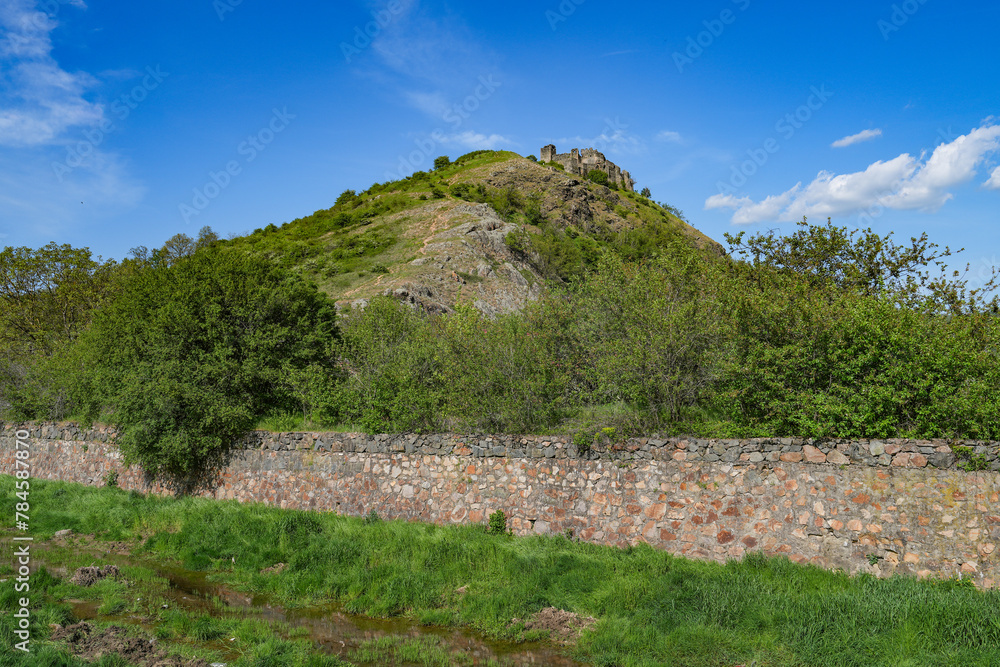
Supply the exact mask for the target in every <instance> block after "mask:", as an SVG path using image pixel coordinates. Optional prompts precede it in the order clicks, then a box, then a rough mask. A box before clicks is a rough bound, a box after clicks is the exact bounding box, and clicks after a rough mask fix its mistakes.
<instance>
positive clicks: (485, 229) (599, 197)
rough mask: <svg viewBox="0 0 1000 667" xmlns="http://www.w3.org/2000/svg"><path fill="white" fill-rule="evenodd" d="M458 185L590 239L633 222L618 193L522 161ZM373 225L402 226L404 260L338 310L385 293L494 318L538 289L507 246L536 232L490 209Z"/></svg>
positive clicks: (438, 209)
mask: <svg viewBox="0 0 1000 667" xmlns="http://www.w3.org/2000/svg"><path fill="white" fill-rule="evenodd" d="M595 153H596V151H595ZM598 155H599V154H598ZM623 173H624V172H623ZM456 183H470V184H474V185H479V184H481V185H483V186H484V187H486V188H487V189H488V190H490V191H493V192H495V191H497V190H505V189H508V188H514V189H515V190H516V191H517V192H518V193H519V194H520V196H521V197H522V198H525V199H527V198H529V197H530V198H533V199H534V200H535V201H537V204H538V210H539V212H540V213H541V215H542V216H543V217H544V218H545V219H546V220H547V221H548V224H551V225H552V226H554V227H557V228H560V229H567V228H570V227H574V228H576V230H578V231H579V232H580V233H590V232H592V231H593V230H594V229H600V228H604V229H613V230H623V229H627V228H629V227H631V226H634V225H636V224H637V219H638V218H637V216H638V209H639V206H638V205H637V204H636V203H635V202H634V201H631V200H630V199H629V198H628V197H626V196H625V195H624V193H622V192H621V191H620V190H617V191H616V190H612V189H610V188H607V187H604V186H598V185H596V184H594V183H591V182H589V181H585V180H583V179H582V178H581V177H580V176H577V175H574V174H567V173H563V172H561V171H559V170H556V169H551V168H548V167H544V166H542V165H539V164H537V163H535V162H532V161H530V160H527V159H524V158H517V159H511V160H508V161H506V162H503V163H500V164H489V165H484V166H483V167H480V168H478V169H476V170H471V171H468V172H465V173H463V174H462V175H461V176H460V177H458V178H456V179H455V180H453V181H452V182H451V183H450V184H449V185H451V186H453V185H455V184H456ZM378 224H384V225H399V226H400V227H401V229H402V233H401V243H400V245H405V246H406V247H407V251H406V253H407V254H406V255H402V253H400V255H401V256H400V259H398V260H396V261H395V262H393V261H386V262H385V263H386V265H387V266H388V267H389V271H388V273H384V274H379V275H372V276H371V277H369V278H366V279H365V281H364V282H363V283H361V284H360V285H357V286H355V287H353V288H352V289H350V290H346V291H341V292H335V293H333V296H334V297H335V298H337V299H338V305H339V306H340V307H349V306H354V307H361V308H363V307H365V306H366V305H367V303H368V300H369V299H371V298H372V297H374V296H376V295H388V296H392V297H395V298H397V299H399V300H400V301H402V302H404V303H406V304H409V305H411V306H413V307H414V308H420V309H422V310H426V311H427V312H431V313H448V312H451V311H453V310H454V308H455V305H456V304H458V303H465V304H470V305H472V306H473V307H475V308H476V309H478V310H479V311H481V312H482V313H483V314H485V315H488V316H491V317H492V316H494V315H498V314H503V313H511V312H517V311H521V310H523V309H524V307H525V305H527V304H528V303H529V302H531V301H533V300H535V299H537V298H538V297H539V296H540V295H541V293H542V291H543V289H544V281H543V279H542V277H541V275H540V273H539V271H538V268H537V267H536V266H535V264H534V263H533V261H532V260H533V258H532V257H528V256H525V255H524V254H523V253H522V252H519V251H516V250H512V249H511V248H510V247H508V246H507V243H506V239H507V236H508V234H510V233H514V234H522V233H526V234H536V233H538V230H537V229H536V228H532V227H531V226H530V225H525V226H523V227H522V225H520V224H515V223H510V222H506V221H505V220H504V219H503V218H502V217H501V216H500V215H499V214H498V213H497V211H495V210H494V209H493V208H492V207H491V206H490V205H489V204H477V203H472V202H469V201H465V200H456V199H455V198H448V199H441V200H438V201H428V202H427V203H426V204H423V205H421V206H419V207H417V208H410V209H407V210H405V211H403V212H401V213H397V214H394V215H392V216H387V217H384V218H380V219H378V220H377V221H376V222H375V223H373V225H372V226H375V225H378ZM639 224H641V223H639ZM676 224H677V226H678V229H680V230H681V231H682V233H684V234H685V235H686V236H688V237H689V238H690V240H691V242H692V244H694V245H696V246H698V247H702V248H706V249H708V250H709V251H710V252H714V253H715V254H722V248H721V246H719V245H718V244H717V243H715V242H714V241H712V240H711V239H710V238H708V237H707V236H705V235H703V234H701V233H700V232H698V231H697V230H696V229H694V228H693V227H690V226H688V225H685V224H683V223H681V222H679V221H678V222H677V223H676ZM411 249H412V250H411ZM411 252H412V254H410V253H411Z"/></svg>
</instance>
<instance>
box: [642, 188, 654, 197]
mask: <svg viewBox="0 0 1000 667" xmlns="http://www.w3.org/2000/svg"><path fill="white" fill-rule="evenodd" d="M639 194H640V195H642V196H643V197H645V198H646V199H649V198H650V197H652V196H653V193H652V192H650V191H649V188H643V189H642V192H640V193H639Z"/></svg>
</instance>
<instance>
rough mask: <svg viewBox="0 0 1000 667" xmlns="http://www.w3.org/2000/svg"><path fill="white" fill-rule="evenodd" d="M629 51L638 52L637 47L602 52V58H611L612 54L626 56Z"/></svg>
mask: <svg viewBox="0 0 1000 667" xmlns="http://www.w3.org/2000/svg"><path fill="white" fill-rule="evenodd" d="M630 53H639V49H627V50H625V51H612V52H611V53H602V54H601V57H602V58H611V57H614V56H627V55H628V54H630Z"/></svg>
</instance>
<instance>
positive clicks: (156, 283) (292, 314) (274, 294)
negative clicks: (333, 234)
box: [80, 248, 337, 477]
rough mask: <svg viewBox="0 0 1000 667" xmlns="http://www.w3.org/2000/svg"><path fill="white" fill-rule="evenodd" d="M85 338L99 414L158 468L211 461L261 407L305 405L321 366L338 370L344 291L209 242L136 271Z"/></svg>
mask: <svg viewBox="0 0 1000 667" xmlns="http://www.w3.org/2000/svg"><path fill="white" fill-rule="evenodd" d="M119 290H120V291H119V293H118V294H117V296H116V298H115V299H114V300H113V301H112V302H111V303H110V304H109V305H108V306H107V307H106V308H104V309H102V310H101V311H100V312H99V313H98V314H97V316H96V317H95V319H94V325H93V327H92V328H91V330H90V331H88V332H87V335H86V336H84V337H83V338H82V339H81V343H80V344H81V345H83V346H84V347H85V349H86V351H87V353H88V355H89V360H88V361H89V365H90V368H92V369H93V374H94V382H95V394H94V396H93V397H92V400H91V403H90V405H89V406H87V408H88V414H89V415H90V416H91V417H94V416H97V415H98V414H100V413H101V412H102V411H103V409H104V407H105V406H107V407H110V408H111V410H112V412H113V418H112V421H113V422H114V423H115V424H116V425H117V427H118V440H117V442H118V445H119V446H120V447H121V450H122V452H123V453H124V454H125V456H126V459H127V460H128V461H130V462H136V463H139V464H140V465H141V466H142V467H143V469H144V470H145V471H146V472H148V473H151V474H153V475H157V474H166V475H169V476H174V477H187V476H190V475H195V474H197V473H198V472H200V471H201V470H202V469H203V468H204V466H205V465H206V464H207V463H208V461H209V460H210V459H212V458H213V457H214V456H215V455H217V454H219V453H221V452H222V451H224V450H225V449H226V448H227V447H228V446H229V445H230V444H232V443H233V442H234V441H235V440H236V439H238V438H239V437H240V436H241V435H242V434H243V433H244V432H245V431H246V430H247V429H249V428H251V426H252V425H253V423H254V422H255V421H256V420H257V419H258V418H259V417H261V416H263V415H265V414H267V413H268V412H271V411H273V410H276V409H295V408H296V407H301V406H302V404H303V402H304V401H308V400H310V399H309V396H308V395H309V392H305V391H303V390H301V388H300V387H297V386H296V385H295V382H294V378H295V377H296V374H297V373H300V372H302V371H304V370H305V369H308V368H310V367H314V368H316V369H322V371H323V373H324V374H325V375H326V376H330V375H331V374H332V371H333V365H332V364H333V356H332V345H333V343H334V342H335V341H336V338H337V327H336V320H335V318H336V315H335V311H334V308H333V304H332V302H330V301H329V300H328V299H327V297H326V296H324V295H323V294H321V293H320V292H319V291H318V290H317V289H316V287H315V286H313V285H310V284H307V283H305V282H304V281H302V280H301V279H299V278H296V277H295V276H293V275H291V274H288V273H286V272H285V271H283V270H281V269H279V268H278V267H277V266H275V265H274V264H272V263H271V262H270V261H268V260H266V259H263V258H261V257H253V256H250V255H248V254H246V253H244V252H240V251H235V250H226V249H224V248H208V249H206V250H204V251H201V252H198V253H196V254H194V255H192V256H191V257H187V258H183V259H182V260H180V261H178V262H177V264H175V265H174V266H172V267H166V266H156V267H151V268H149V269H147V270H145V271H143V272H141V273H139V274H138V275H135V276H132V277H130V278H129V279H128V280H127V281H124V284H123V285H121V286H120V287H119Z"/></svg>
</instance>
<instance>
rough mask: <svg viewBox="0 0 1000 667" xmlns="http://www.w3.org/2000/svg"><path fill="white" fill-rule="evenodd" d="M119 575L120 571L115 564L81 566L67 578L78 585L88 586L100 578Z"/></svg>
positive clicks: (118, 576) (117, 577) (114, 577)
mask: <svg viewBox="0 0 1000 667" xmlns="http://www.w3.org/2000/svg"><path fill="white" fill-rule="evenodd" d="M120 577H121V572H120V571H119V570H118V566H117V565H105V566H104V567H93V566H92V567H81V568H80V569H78V570H77V571H76V572H74V573H73V576H72V577H70V579H69V580H70V581H71V582H73V583H74V584H76V585H78V586H87V587H89V586H93V585H94V584H96V583H97V582H98V581H100V580H101V579H119V578H120Z"/></svg>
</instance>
